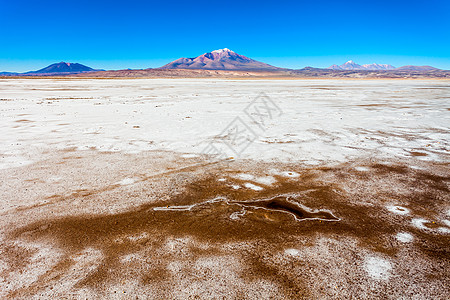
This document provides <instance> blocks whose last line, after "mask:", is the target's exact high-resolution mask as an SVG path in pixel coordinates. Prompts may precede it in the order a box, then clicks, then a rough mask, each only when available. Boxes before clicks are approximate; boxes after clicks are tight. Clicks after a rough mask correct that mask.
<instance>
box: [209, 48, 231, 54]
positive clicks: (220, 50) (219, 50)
mask: <svg viewBox="0 0 450 300" xmlns="http://www.w3.org/2000/svg"><path fill="white" fill-rule="evenodd" d="M223 52H233V51H231V50H230V49H228V48H223V49H218V50H214V51H212V52H211V53H218V54H219V53H223Z"/></svg>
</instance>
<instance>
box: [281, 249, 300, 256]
mask: <svg viewBox="0 0 450 300" xmlns="http://www.w3.org/2000/svg"><path fill="white" fill-rule="evenodd" d="M284 253H286V254H287V255H291V256H297V255H299V254H300V251H299V250H297V249H293V248H289V249H286V250H284Z"/></svg>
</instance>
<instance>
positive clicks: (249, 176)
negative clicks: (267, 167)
mask: <svg viewBox="0 0 450 300" xmlns="http://www.w3.org/2000/svg"><path fill="white" fill-rule="evenodd" d="M232 177H233V178H236V179H241V180H253V179H255V176H254V175H252V174H246V173H239V174H236V175H233V176H232Z"/></svg>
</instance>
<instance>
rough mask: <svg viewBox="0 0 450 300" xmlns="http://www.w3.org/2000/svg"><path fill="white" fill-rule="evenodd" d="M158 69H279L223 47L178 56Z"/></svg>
mask: <svg viewBox="0 0 450 300" xmlns="http://www.w3.org/2000/svg"><path fill="white" fill-rule="evenodd" d="M160 69H202V70H281V68H277V67H274V66H271V65H268V64H266V63H263V62H259V61H256V60H253V59H251V58H248V57H245V56H243V55H240V54H237V53H236V52H234V51H231V50H230V49H227V48H224V49H219V50H214V51H212V52H208V53H205V54H202V55H200V56H197V57H194V58H184V57H183V58H180V59H177V60H175V61H173V62H171V63H168V64H167V65H164V66H162V67H161V68H160Z"/></svg>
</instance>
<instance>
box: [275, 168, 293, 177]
mask: <svg viewBox="0 0 450 300" xmlns="http://www.w3.org/2000/svg"><path fill="white" fill-rule="evenodd" d="M270 173H271V174H272V175H279V176H282V177H288V178H289V177H290V178H296V177H299V176H300V174H298V173H297V172H294V171H279V170H275V169H273V170H270Z"/></svg>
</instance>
